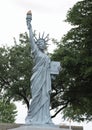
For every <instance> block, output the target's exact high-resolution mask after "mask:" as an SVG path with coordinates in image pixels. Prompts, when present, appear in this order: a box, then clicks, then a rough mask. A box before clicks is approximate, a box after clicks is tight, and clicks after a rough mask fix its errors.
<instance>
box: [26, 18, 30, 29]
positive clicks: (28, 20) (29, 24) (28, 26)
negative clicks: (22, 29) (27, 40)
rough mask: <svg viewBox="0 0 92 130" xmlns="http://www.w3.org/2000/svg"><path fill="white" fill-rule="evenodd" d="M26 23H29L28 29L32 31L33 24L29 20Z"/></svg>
mask: <svg viewBox="0 0 92 130" xmlns="http://www.w3.org/2000/svg"><path fill="white" fill-rule="evenodd" d="M26 22H27V27H28V29H31V22H30V21H29V20H27V21H26Z"/></svg>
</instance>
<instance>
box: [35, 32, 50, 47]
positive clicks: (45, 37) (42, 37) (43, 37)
mask: <svg viewBox="0 0 92 130" xmlns="http://www.w3.org/2000/svg"><path fill="white" fill-rule="evenodd" d="M34 40H35V43H37V42H38V41H39V40H43V41H44V43H45V44H46V45H47V42H48V41H49V40H50V39H49V34H47V35H46V36H44V32H43V34H42V36H41V33H39V36H38V38H37V36H36V33H35V31H34Z"/></svg>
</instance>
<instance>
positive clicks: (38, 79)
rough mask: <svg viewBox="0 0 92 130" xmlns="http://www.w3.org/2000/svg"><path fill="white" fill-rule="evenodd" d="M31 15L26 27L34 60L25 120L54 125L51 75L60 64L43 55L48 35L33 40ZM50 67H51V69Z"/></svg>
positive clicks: (32, 122) (29, 14) (37, 123)
mask: <svg viewBox="0 0 92 130" xmlns="http://www.w3.org/2000/svg"><path fill="white" fill-rule="evenodd" d="M31 20H32V13H31V11H29V12H28V13H27V18H26V21H27V27H28V30H29V37H30V44H31V52H32V55H33V58H34V67H33V75H32V77H31V92H32V101H31V105H30V107H29V111H28V115H27V117H26V119H25V121H26V124H31V125H54V124H53V123H52V120H51V116H50V110H49V106H50V93H51V73H53V70H54V71H55V69H54V67H56V66H57V67H56V68H57V70H56V72H54V74H55V73H56V74H58V72H59V67H60V63H59V62H51V60H50V58H49V57H48V56H47V55H46V54H45V53H44V50H45V48H46V44H47V42H48V40H49V38H48V35H47V36H46V37H44V34H43V35H42V37H41V36H39V38H38V39H37V38H36V39H34V35H33V33H32V26H31ZM51 66H52V67H51Z"/></svg>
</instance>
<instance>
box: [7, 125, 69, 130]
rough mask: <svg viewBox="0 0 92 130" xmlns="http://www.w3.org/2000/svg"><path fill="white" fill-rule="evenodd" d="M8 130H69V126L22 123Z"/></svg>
mask: <svg viewBox="0 0 92 130" xmlns="http://www.w3.org/2000/svg"><path fill="white" fill-rule="evenodd" d="M8 130H69V129H67V128H59V126H32V125H22V126H20V127H17V128H14V129H8Z"/></svg>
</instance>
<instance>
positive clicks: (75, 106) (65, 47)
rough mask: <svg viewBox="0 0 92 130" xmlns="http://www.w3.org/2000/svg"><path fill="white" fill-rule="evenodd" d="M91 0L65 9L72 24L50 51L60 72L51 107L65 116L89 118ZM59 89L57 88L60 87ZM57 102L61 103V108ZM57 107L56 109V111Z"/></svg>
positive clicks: (91, 73)
mask: <svg viewBox="0 0 92 130" xmlns="http://www.w3.org/2000/svg"><path fill="white" fill-rule="evenodd" d="M91 17H92V1H91V0H88V1H86V0H83V1H80V2H78V3H76V4H75V5H74V7H73V8H71V9H70V10H69V11H68V13H67V19H66V22H69V23H71V25H73V28H72V29H71V30H70V31H69V32H68V33H67V34H66V35H65V36H64V37H63V38H62V41H61V42H60V44H59V45H58V48H57V49H56V50H55V52H54V54H53V55H52V59H54V60H59V61H61V64H62V72H61V73H60V75H59V77H58V78H57V79H56V82H57V83H56V82H55V84H54V86H55V87H56V88H58V89H60V90H61V93H60V94H59V93H58V97H59V98H61V100H56V101H57V104H58V105H56V106H55V107H59V109H58V111H60V110H62V109H63V107H64V106H65V107H64V108H65V109H64V110H63V114H64V117H65V118H71V119H73V120H77V121H84V120H92V105H91V104H92V100H91V96H92V87H91V84H92V78H91V77H92V49H91V48H92V19H91ZM60 90H59V91H60ZM61 106H63V107H62V108H61ZM58 111H57V113H58Z"/></svg>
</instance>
